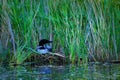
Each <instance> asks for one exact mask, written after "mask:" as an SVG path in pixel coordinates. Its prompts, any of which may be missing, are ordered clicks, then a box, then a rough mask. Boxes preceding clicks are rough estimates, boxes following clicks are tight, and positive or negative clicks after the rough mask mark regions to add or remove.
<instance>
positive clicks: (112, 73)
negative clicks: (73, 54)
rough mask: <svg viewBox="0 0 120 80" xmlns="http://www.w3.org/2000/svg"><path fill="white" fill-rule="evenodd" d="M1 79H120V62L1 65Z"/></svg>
mask: <svg viewBox="0 0 120 80" xmlns="http://www.w3.org/2000/svg"><path fill="white" fill-rule="evenodd" d="M0 80H120V64H108V63H105V64H102V63H89V64H84V65H79V66H78V65H65V66H53V65H47V66H36V67H35V66H34V67H30V66H16V67H12V66H11V67H7V68H4V67H0Z"/></svg>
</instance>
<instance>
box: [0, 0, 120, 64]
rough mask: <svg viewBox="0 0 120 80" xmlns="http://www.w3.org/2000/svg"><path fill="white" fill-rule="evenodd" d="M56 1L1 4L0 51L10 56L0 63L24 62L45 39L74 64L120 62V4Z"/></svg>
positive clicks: (109, 0)
mask: <svg viewBox="0 0 120 80" xmlns="http://www.w3.org/2000/svg"><path fill="white" fill-rule="evenodd" d="M53 1H54V0H45V1H43V0H40V1H36V0H35V1H30V0H25V1H19V0H10V1H6V0H2V1H1V3H0V8H1V9H0V13H1V14H0V50H1V52H2V54H8V55H7V56H9V57H5V59H1V61H0V63H2V61H4V60H6V59H8V58H9V59H8V62H10V63H11V62H13V63H15V64H21V63H23V62H24V61H25V60H26V59H28V58H30V57H31V55H34V53H35V52H34V50H35V48H36V46H37V44H38V42H39V40H40V39H43V38H44V39H50V40H53V43H54V44H53V45H51V46H52V47H53V53H54V52H60V53H62V54H64V55H65V56H66V60H67V62H72V63H73V64H75V63H76V62H77V63H79V62H81V61H82V62H87V61H88V59H89V61H109V60H119V56H120V54H119V53H120V50H119V48H120V37H119V35H120V27H119V24H120V10H119V9H120V8H119V7H120V4H119V3H120V1H115V0H104V1H103V0H97V1H95V0H84V1H83V0H69V1H68V0H61V1H59V0H56V1H54V2H53ZM0 57H1V56H0Z"/></svg>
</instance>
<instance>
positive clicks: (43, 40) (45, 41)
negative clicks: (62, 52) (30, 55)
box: [39, 39, 52, 46]
mask: <svg viewBox="0 0 120 80" xmlns="http://www.w3.org/2000/svg"><path fill="white" fill-rule="evenodd" d="M47 43H52V41H49V40H47V39H42V40H40V42H39V46H43V45H44V44H47Z"/></svg>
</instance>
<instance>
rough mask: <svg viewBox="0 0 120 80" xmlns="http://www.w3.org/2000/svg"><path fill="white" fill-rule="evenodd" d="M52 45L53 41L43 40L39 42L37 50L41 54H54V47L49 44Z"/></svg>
mask: <svg viewBox="0 0 120 80" xmlns="http://www.w3.org/2000/svg"><path fill="white" fill-rule="evenodd" d="M49 43H52V41H49V40H47V39H42V40H40V41H39V45H38V46H37V48H36V50H37V52H38V53H39V54H47V53H49V52H52V47H51V46H49V45H48V44H49Z"/></svg>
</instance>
